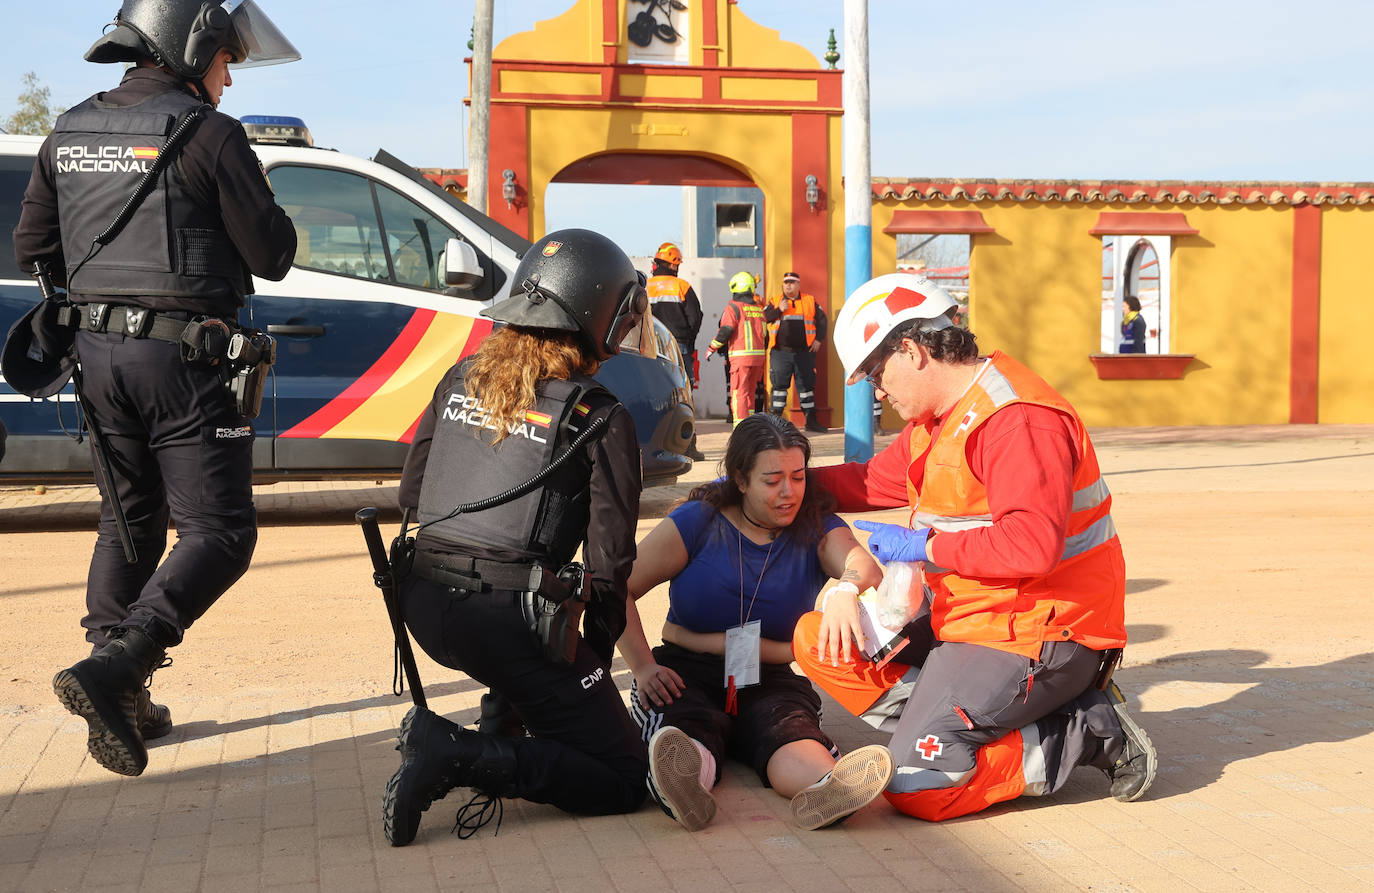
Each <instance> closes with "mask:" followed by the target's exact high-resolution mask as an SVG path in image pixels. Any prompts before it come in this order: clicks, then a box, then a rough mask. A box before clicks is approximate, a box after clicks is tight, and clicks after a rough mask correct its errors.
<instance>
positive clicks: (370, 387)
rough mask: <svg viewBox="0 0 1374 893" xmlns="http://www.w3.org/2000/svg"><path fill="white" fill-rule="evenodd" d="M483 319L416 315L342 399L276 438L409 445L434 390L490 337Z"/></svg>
mask: <svg viewBox="0 0 1374 893" xmlns="http://www.w3.org/2000/svg"><path fill="white" fill-rule="evenodd" d="M491 327H492V323H491V321H490V320H487V319H475V318H473V317H468V316H457V315H454V314H452V313H439V312H437V311H434V310H420V309H417V310H416V311H415V312H414V313H413V314H412V315H411V317H410V320H409V321H408V322H407V323H406V325H405V327H404V328H403V329H401V333H400V334H399V335H397V336H396V340H395V341H393V342H392V343H391V346H390V347H388V348H387V349H386V352H385V353H383V354H382V355H381V357H379V358H378V359H377V362H375V363H373V364H372V366H371V367H370V368H368V370H367V371H366V372H364V373H363V374H362V375H360V376H359V377H358V378H357V380H355V381H354V382H353V383H352V384H351V385H349V386H348V387H347V388H345V389H344V391H343V393H341V394H339V395H338V396H337V397H335V398H333V399H332V400H330V401H329V402H328V403H326V404H325V405H324V406H322V407H320V408H319V409H318V410H316V411H315V412H313V413H311V414H310V415H309V416H308V417H307V418H306V419H305V420H304V421H302V422H300V423H299V424H297V425H293V426H292V427H291V428H290V429H288V430H286V431H283V432H282V433H281V434H279V435H277V436H278V437H319V438H351V439H360V440H393V441H399V442H401V443H410V441H411V439H412V438H413V437H414V435H415V428H416V426H418V425H419V424H420V416H421V415H423V414H424V411H425V407H426V406H428V405H429V401H430V400H431V399H432V398H433V397H434V387H435V385H437V384H438V383H439V379H440V378H442V377H443V375H444V373H445V372H446V371H448V368H449V367H450V366H452V365H453V364H454V363H456V362H457V361H458V359H459V358H460V357H465V356H467V355H468V354H470V353H472V352H473V351H474V350H476V349H477V345H479V344H481V343H482V339H483V338H486V337H487V335H488V334H490V333H491Z"/></svg>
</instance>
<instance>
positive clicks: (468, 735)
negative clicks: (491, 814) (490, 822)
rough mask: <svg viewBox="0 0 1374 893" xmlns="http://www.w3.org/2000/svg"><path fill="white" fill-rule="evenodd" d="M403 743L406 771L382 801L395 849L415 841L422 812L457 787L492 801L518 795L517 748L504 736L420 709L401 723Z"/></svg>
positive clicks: (391, 783) (399, 772)
mask: <svg viewBox="0 0 1374 893" xmlns="http://www.w3.org/2000/svg"><path fill="white" fill-rule="evenodd" d="M398 742H399V743H398V744H397V746H396V749H397V750H399V751H400V752H401V768H399V769H397V770H396V774H395V775H393V776H391V780H390V781H388V782H387V783H386V793H385V794H384V795H383V797H382V829H383V830H384V831H385V832H386V839H387V840H388V841H390V843H391V845H392V846H405V845H406V844H408V843H410V842H411V841H412V840H414V839H415V832H416V831H418V830H419V829H420V814H421V813H423V812H424V811H425V810H426V809H429V807H430V804H432V803H433V802H434V801H435V800H442V799H443V798H444V797H445V796H447V794H448V792H449V791H451V790H453V789H454V788H458V787H470V788H474V789H476V790H478V791H479V792H481V793H484V794H489V795H491V796H492V797H509V796H512V795H513V794H514V793H515V750H514V748H512V747H511V744H510V742H509V741H508V740H506V739H504V738H499V737H496V736H494V735H483V734H482V733H481V732H474V731H472V730H470V729H465V728H463V727H462V726H460V725H458V724H456V723H453V722H450V721H449V720H447V719H444V718H443V717H442V716H439V715H437V714H436V713H434V712H433V711H431V710H426V709H425V708H423V707H418V706H417V707H412V708H410V712H409V713H407V714H406V717H405V719H404V720H402V721H401V734H400V735H399V736H398Z"/></svg>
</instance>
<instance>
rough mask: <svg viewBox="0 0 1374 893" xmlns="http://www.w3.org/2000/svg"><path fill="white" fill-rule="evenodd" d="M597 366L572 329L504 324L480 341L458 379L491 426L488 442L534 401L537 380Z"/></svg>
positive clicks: (585, 372) (521, 418)
mask: <svg viewBox="0 0 1374 893" xmlns="http://www.w3.org/2000/svg"><path fill="white" fill-rule="evenodd" d="M598 366H600V363H599V362H598V361H597V359H596V358H595V357H594V356H592V355H591V354H590V353H589V352H588V351H587V350H586V349H585V348H584V347H583V345H582V339H581V337H580V336H579V335H578V333H577V332H560V331H557V330H549V329H526V328H522V327H520V326H506V327H505V328H502V329H498V330H497V331H495V332H492V333H491V335H489V336H487V339H486V340H485V341H483V342H482V346H481V347H479V348H478V349H477V353H476V354H474V355H473V358H472V362H471V363H470V364H469V365H468V370H467V376H466V377H465V378H464V383H465V386H466V388H467V392H468V394H470V395H472V396H473V397H476V398H477V402H478V403H480V404H481V405H482V408H483V409H485V410H486V411H487V413H488V418H489V420H490V422H491V424H493V425H495V426H496V435H495V437H494V438H493V439H492V443H500V442H501V441H502V440H503V439H505V437H506V435H508V434H510V432H511V429H512V428H513V427H514V426H516V425H518V424H519V423H520V422H522V421H524V420H525V411H526V410H528V409H531V408H533V407H534V399H535V392H534V389H535V387H536V386H537V385H538V384H539V382H541V381H548V380H550V379H569V378H572V376H573V375H574V374H575V373H579V372H580V373H582V374H583V375H591V374H592V373H594V372H596V370H597V367H598Z"/></svg>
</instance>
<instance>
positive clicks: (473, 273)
mask: <svg viewBox="0 0 1374 893" xmlns="http://www.w3.org/2000/svg"><path fill="white" fill-rule="evenodd" d="M482 278H483V275H482V265H481V263H479V262H478V260H477V251H476V250H475V249H474V248H473V247H472V246H471V245H469V244H468V243H467V242H464V241H463V240H462V239H449V240H448V242H446V243H445V244H444V284H445V285H448V286H452V287H454V288H458V289H461V290H463V291H472V289H474V288H476V287H477V286H478V285H480V284H481V282H482Z"/></svg>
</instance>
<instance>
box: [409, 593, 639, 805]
mask: <svg viewBox="0 0 1374 893" xmlns="http://www.w3.org/2000/svg"><path fill="white" fill-rule="evenodd" d="M519 598H520V594H519V593H516V592H510V591H507V590H496V591H494V592H476V593H467V592H463V591H462V590H456V591H455V590H453V589H450V588H448V587H445V586H442V585H440V584H437V583H433V582H431V581H429V580H424V579H420V578H417V577H411V578H410V579H409V580H407V581H406V584H405V586H404V595H403V599H404V607H403V610H404V613H405V620H406V625H407V626H408V627H409V628H410V631H411V635H413V636H414V637H415V641H416V642H418V643H419V645H420V647H421V648H423V649H424V650H425V653H426V654H428V655H429V656H430V657H431V658H433V659H434V660H435V661H437V662H438V663H441V664H443V665H444V666H446V667H452V668H453V669H455V670H462V671H463V672H464V673H466V674H468V675H469V676H471V677H472V678H473V679H476V680H477V681H478V682H481V683H482V684H484V685H486V686H488V687H490V688H491V689H492V690H493V691H495V692H497V693H498V694H500V695H502V696H503V697H505V698H506V700H507V701H509V702H510V703H511V705H512V706H513V707H514V708H515V711H516V712H517V713H519V714H520V719H521V721H522V722H524V724H525V728H526V729H527V730H528V731H529V733H530V736H531V737H528V738H511V739H509V740H510V742H511V744H512V745H513V746H514V748H515V756H516V789H517V792H518V794H519V796H521V797H523V798H524V799H526V800H530V801H533V802H535V803H550V804H552V805H554V806H557V807H558V808H560V809H563V810H565V811H567V812H572V813H580V814H583V815H612V814H617V813H625V812H632V811H634V810H635V809H638V808H639V805H640V804H641V803H642V802H643V800H644V794H645V789H644V778H645V775H646V773H647V772H648V768H649V762H648V756H647V753H646V750H645V747H644V743H643V742H642V741H640V740H639V734H638V730H637V729H636V728H635V724H634V723H633V722H632V721H631V720H630V714H629V713H628V712H627V711H626V709H625V703H624V702H623V701H622V700H621V698H620V692H619V691H618V690H617V689H616V685H615V681H614V680H613V679H612V678H611V670H610V667H609V665H607V664H606V663H605V662H603V661H602V660H601V658H600V657H598V656H597V654H596V652H594V651H593V650H592V649H591V647H590V646H588V645H587V643H586V642H585V641H584V642H582V643H580V644H579V645H578V649H577V657H576V658H575V660H574V661H573V664H572V666H569V667H562V666H558V665H556V664H554V663H552V662H550V661H549V660H547V659H546V658H545V657H544V656H543V654H542V652H541V651H540V649H539V645H538V643H537V642H536V640H535V638H534V634H533V633H531V632H530V629H529V627H528V626H526V625H525V621H524V618H523V617H522V616H521V612H520V604H519Z"/></svg>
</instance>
